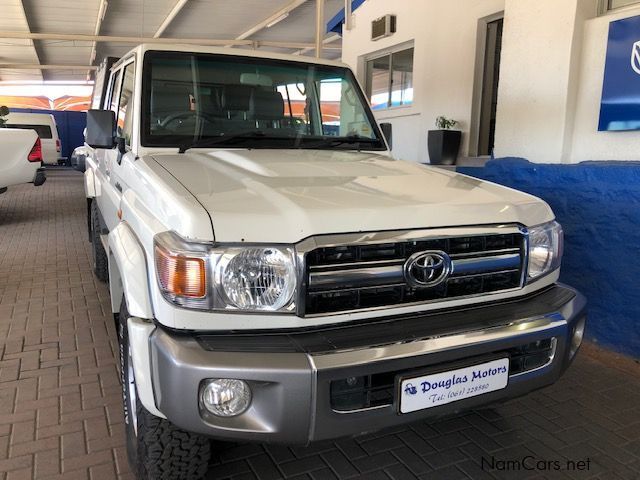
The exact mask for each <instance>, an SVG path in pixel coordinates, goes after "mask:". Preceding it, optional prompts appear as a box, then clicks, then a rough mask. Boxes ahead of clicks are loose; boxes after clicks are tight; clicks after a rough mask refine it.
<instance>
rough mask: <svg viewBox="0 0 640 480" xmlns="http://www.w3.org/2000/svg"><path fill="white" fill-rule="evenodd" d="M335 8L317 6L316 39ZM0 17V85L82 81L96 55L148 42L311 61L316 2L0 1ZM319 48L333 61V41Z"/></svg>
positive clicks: (336, 42) (336, 4) (332, 1)
mask: <svg viewBox="0 0 640 480" xmlns="http://www.w3.org/2000/svg"><path fill="white" fill-rule="evenodd" d="M343 7H344V0H324V15H323V17H324V18H323V21H322V23H321V25H322V28H323V32H322V34H323V35H324V28H325V25H326V24H327V22H328V21H329V20H330V19H331V18H332V17H334V16H335V15H336V13H338V12H339V11H340V10H341V9H342V8H343ZM0 12H1V15H0V81H7V80H13V81H16V80H18V81H22V80H25V81H28V80H35V81H41V80H48V81H54V80H55V81H78V80H86V79H87V75H88V74H91V72H92V69H91V68H90V67H91V66H95V65H97V64H99V62H100V60H101V59H102V58H103V57H105V56H121V55H123V54H124V53H126V52H127V51H128V50H130V49H132V48H133V47H134V46H136V45H137V44H139V43H142V42H143V41H145V42H148V41H150V40H151V41H154V39H156V40H155V41H163V40H164V41H166V40H167V39H176V40H187V39H189V40H191V41H193V39H196V40H201V41H202V42H203V43H204V42H205V41H206V42H207V43H208V44H210V42H212V41H218V40H219V41H220V42H218V44H222V45H224V44H229V43H235V45H233V46H234V48H257V49H260V50H262V51H273V52H281V53H295V54H301V55H315V48H314V42H315V40H316V0H0ZM175 43H178V42H177V41H176V42H175ZM323 45H324V47H323V53H322V57H323V58H327V59H336V58H339V57H340V54H341V53H340V46H341V41H340V37H339V36H338V35H336V34H333V33H330V34H329V35H326V36H324V42H323ZM227 46H232V45H227ZM94 49H95V53H94Z"/></svg>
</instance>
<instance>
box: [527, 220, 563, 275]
mask: <svg viewBox="0 0 640 480" xmlns="http://www.w3.org/2000/svg"><path fill="white" fill-rule="evenodd" d="M562 247H563V232H562V227H561V226H560V224H559V223H558V222H556V221H555V220H554V221H552V222H549V223H545V224H543V225H539V226H537V227H532V228H530V229H529V269H528V277H529V279H530V280H533V279H535V278H537V277H540V276H542V275H544V274H546V273H549V272H551V271H553V270H555V269H557V268H559V267H560V260H561V259H562Z"/></svg>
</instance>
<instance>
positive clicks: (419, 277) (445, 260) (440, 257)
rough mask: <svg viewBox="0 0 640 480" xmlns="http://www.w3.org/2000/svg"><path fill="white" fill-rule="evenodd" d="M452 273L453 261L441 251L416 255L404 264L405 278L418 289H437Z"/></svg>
mask: <svg viewBox="0 0 640 480" xmlns="http://www.w3.org/2000/svg"><path fill="white" fill-rule="evenodd" d="M450 273H451V259H450V258H449V255H447V254H446V253H444V252H441V251H439V250H434V251H428V252H418V253H414V254H413V255H411V256H410V257H409V259H408V260H407V261H406V262H405V264H404V278H405V280H406V281H407V283H408V284H409V285H411V286H412V287H416V288H424V287H435V286H436V285H439V284H441V283H442V282H444V281H445V280H446V279H447V277H448V276H449V274H450Z"/></svg>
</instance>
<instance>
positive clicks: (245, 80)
mask: <svg viewBox="0 0 640 480" xmlns="http://www.w3.org/2000/svg"><path fill="white" fill-rule="evenodd" d="M240 83H241V84H242V85H251V86H255V87H272V86H273V79H272V78H271V77H270V76H269V75H261V74H259V73H243V74H241V75H240Z"/></svg>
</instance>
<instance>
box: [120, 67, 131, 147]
mask: <svg viewBox="0 0 640 480" xmlns="http://www.w3.org/2000/svg"><path fill="white" fill-rule="evenodd" d="M134 78H135V67H134V64H133V62H132V63H129V64H128V65H127V66H126V67H124V76H123V81H122V87H121V89H120V101H119V103H118V110H117V111H116V112H117V115H118V119H117V126H118V136H119V137H122V138H124V139H125V143H126V144H127V145H131V133H132V131H133V125H132V124H133V84H134Z"/></svg>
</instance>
